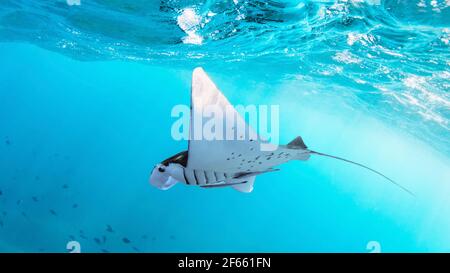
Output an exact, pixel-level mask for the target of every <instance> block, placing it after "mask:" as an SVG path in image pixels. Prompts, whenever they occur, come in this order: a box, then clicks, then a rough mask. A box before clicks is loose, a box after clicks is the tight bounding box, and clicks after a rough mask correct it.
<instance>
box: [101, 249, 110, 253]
mask: <svg viewBox="0 0 450 273" xmlns="http://www.w3.org/2000/svg"><path fill="white" fill-rule="evenodd" d="M101 251H102V252H103V253H109V251H108V250H107V249H101Z"/></svg>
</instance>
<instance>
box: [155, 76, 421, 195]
mask: <svg viewBox="0 0 450 273" xmlns="http://www.w3.org/2000/svg"><path fill="white" fill-rule="evenodd" d="M206 106H214V107H216V108H217V109H221V110H223V111H226V110H227V109H231V111H232V112H233V114H234V115H232V116H233V117H235V120H233V124H235V126H234V127H233V128H232V129H233V130H235V131H236V132H239V131H240V132H249V134H246V135H245V136H242V135H240V136H238V135H237V134H235V135H236V138H235V139H232V140H229V139H227V140H219V139H212V140H206V139H196V138H194V134H195V130H196V128H195V125H194V122H193V121H194V118H193V117H194V116H195V115H199V116H201V117H202V118H205V117H204V113H203V110H204V109H205V107H206ZM229 118H230V115H226V116H225V115H224V116H223V119H224V123H226V122H228V121H229V120H226V119H229ZM190 119H191V122H190V128H189V130H190V131H189V134H190V136H189V142H188V150H187V151H182V152H180V153H178V154H176V155H174V156H171V157H170V158H168V159H166V160H164V161H162V162H161V163H159V164H157V165H156V166H155V167H154V169H153V170H152V172H151V176H150V184H151V185H153V186H155V187H157V188H159V189H161V190H167V189H170V188H171V187H173V186H174V185H175V184H177V183H182V184H185V185H191V186H198V187H201V188H218V187H231V188H233V189H235V190H237V191H240V192H245V193H249V192H252V191H253V186H254V183H255V178H256V176H258V175H261V174H264V173H269V172H274V171H279V169H276V168H275V167H276V166H279V165H281V164H283V163H286V162H289V161H291V160H301V161H307V160H308V159H309V158H310V157H311V155H315V156H324V157H329V158H333V159H337V160H341V161H345V162H347V163H351V164H354V165H357V166H359V167H362V168H365V169H367V170H369V171H371V172H373V173H375V174H377V175H379V176H381V177H383V178H384V179H386V180H388V181H390V182H391V183H393V184H395V185H397V186H398V187H400V188H401V189H403V190H404V191H406V192H408V193H409V194H412V193H411V192H410V191H409V190H408V189H406V188H404V187H402V186H401V185H400V184H398V183H396V182H395V181H394V180H392V179H390V178H389V177H387V176H385V175H384V174H382V173H380V172H378V171H376V170H374V169H372V168H369V167H367V166H365V165H363V164H360V163H357V162H353V161H351V160H347V159H344V158H341V157H337V156H333V155H328V154H325V153H320V152H316V151H313V150H311V149H309V148H308V147H307V146H306V145H305V143H304V141H303V139H302V138H301V137H300V136H297V137H296V138H295V139H294V140H292V141H291V142H289V143H288V144H286V145H272V144H270V143H268V142H267V141H266V140H264V139H263V138H261V137H259V136H258V135H257V134H256V133H255V131H254V130H253V128H251V127H250V126H249V124H247V122H245V120H244V119H243V118H242V116H240V115H239V114H238V113H237V111H236V109H235V108H234V107H233V106H231V104H230V102H229V101H228V100H227V98H226V97H225V96H224V95H223V94H222V92H221V91H220V90H219V89H218V88H217V86H216V85H215V84H214V82H213V81H212V80H211V79H210V77H209V76H208V75H207V74H206V73H205V71H204V70H203V69H202V68H196V69H194V71H193V74H192V85H191V117H190ZM239 129H241V130H239ZM255 136H256V137H255ZM263 145H266V147H265V149H261V147H263ZM267 145H269V146H267ZM270 145H272V146H270Z"/></svg>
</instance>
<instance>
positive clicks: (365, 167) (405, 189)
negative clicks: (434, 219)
mask: <svg viewBox="0 0 450 273" xmlns="http://www.w3.org/2000/svg"><path fill="white" fill-rule="evenodd" d="M310 153H311V154H316V155H320V156H326V157H330V158H334V159H337V160H341V161H345V162H347V163H350V164H354V165H357V166H360V167H362V168H364V169H367V170H369V171H371V172H373V173H376V174H378V175H379V176H382V177H383V178H385V179H387V180H389V182H391V183H392V184H394V185H396V186H397V187H399V188H401V189H402V190H404V191H405V192H407V193H409V194H410V195H412V196H415V195H414V193H412V192H411V191H410V190H408V189H407V188H405V187H403V186H402V185H400V184H399V183H397V182H395V181H394V180H392V179H390V178H389V177H387V176H386V175H384V174H382V173H380V172H379V171H376V170H374V169H372V168H369V167H367V166H365V165H363V164H360V163H357V162H354V161H351V160H348V159H345V158H341V157H337V156H334V155H328V154H324V153H319V152H315V151H311V150H310Z"/></svg>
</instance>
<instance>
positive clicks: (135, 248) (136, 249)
mask: <svg viewBox="0 0 450 273" xmlns="http://www.w3.org/2000/svg"><path fill="white" fill-rule="evenodd" d="M133 249H134V251H136V252H141V251H140V250H139V248H137V247H135V246H133Z"/></svg>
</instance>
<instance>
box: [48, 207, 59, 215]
mask: <svg viewBox="0 0 450 273" xmlns="http://www.w3.org/2000/svg"><path fill="white" fill-rule="evenodd" d="M48 211H49V212H50V213H51V214H52V215H54V216H58V214H57V213H56V211H55V210H53V209H49V210H48Z"/></svg>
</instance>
